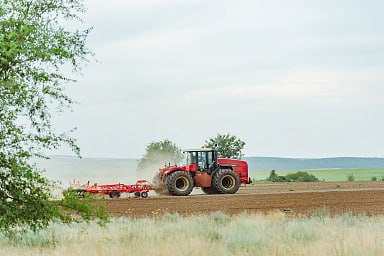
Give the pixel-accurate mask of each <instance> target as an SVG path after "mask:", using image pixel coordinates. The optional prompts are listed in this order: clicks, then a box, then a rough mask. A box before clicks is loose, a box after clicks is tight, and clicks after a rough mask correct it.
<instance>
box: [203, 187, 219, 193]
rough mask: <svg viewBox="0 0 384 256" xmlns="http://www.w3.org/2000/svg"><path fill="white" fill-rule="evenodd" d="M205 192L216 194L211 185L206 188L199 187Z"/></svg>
mask: <svg viewBox="0 0 384 256" xmlns="http://www.w3.org/2000/svg"><path fill="white" fill-rule="evenodd" d="M201 190H203V192H204V193H205V194H208V195H212V194H217V192H216V190H215V189H214V188H213V187H208V188H203V187H202V188H201Z"/></svg>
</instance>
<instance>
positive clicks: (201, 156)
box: [184, 148, 218, 174]
mask: <svg viewBox="0 0 384 256" xmlns="http://www.w3.org/2000/svg"><path fill="white" fill-rule="evenodd" d="M184 153H185V154H186V168H187V171H189V172H207V173H208V174H210V173H211V172H213V171H214V170H215V169H216V168H217V166H218V165H217V151H216V150H215V149H211V148H199V149H187V150H184Z"/></svg>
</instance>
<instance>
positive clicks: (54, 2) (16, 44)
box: [0, 0, 92, 231]
mask: <svg viewBox="0 0 384 256" xmlns="http://www.w3.org/2000/svg"><path fill="white" fill-rule="evenodd" d="M83 12H84V6H83V3H82V0H2V1H0V229H2V230H5V231H9V230H12V229H13V228H15V227H20V226H22V227H29V228H33V229H36V228H39V227H43V226H46V225H47V224H48V223H49V222H50V221H51V220H53V219H61V220H69V219H71V216H69V215H64V214H63V212H62V211H60V208H62V207H65V208H68V209H77V210H80V209H82V211H83V210H85V211H88V213H89V211H91V210H92V209H91V208H89V207H86V206H85V205H84V204H81V203H79V202H77V201H76V200H74V198H72V196H71V195H70V193H65V195H64V196H65V198H64V199H63V200H62V201H51V200H50V199H51V197H52V195H51V191H52V188H53V187H54V186H55V184H54V183H53V182H52V181H50V180H48V179H46V178H44V177H43V176H42V174H41V172H40V171H39V170H38V168H37V167H36V166H35V165H34V164H33V163H32V160H31V158H32V157H33V156H40V157H44V152H47V151H49V150H51V149H56V148H58V147H60V146H61V145H63V144H67V145H69V146H70V147H71V148H72V150H73V151H74V152H75V153H76V154H78V155H79V147H78V146H77V145H76V144H75V142H76V141H75V140H74V139H73V138H72V137H71V136H70V134H71V131H67V132H61V133H60V132H57V131H56V130H55V128H54V126H53V124H52V122H51V119H52V118H51V114H52V113H55V112H61V111H63V110H65V109H66V108H68V107H70V105H71V104H72V103H73V100H72V99H71V98H69V97H68V96H67V95H66V94H65V91H64V89H65V85H66V84H67V83H68V82H73V81H74V80H73V79H71V78H70V77H68V75H66V72H65V71H64V70H65V69H66V68H67V67H72V70H73V73H74V74H75V73H79V72H80V71H81V65H82V64H83V63H84V61H86V60H87V59H86V58H87V56H90V55H91V52H90V51H89V50H88V49H87V47H86V45H85V43H86V38H87V35H88V33H89V31H90V29H84V30H70V29H68V27H69V26H68V24H69V22H71V24H72V25H73V24H74V23H72V22H75V21H80V22H81V19H80V16H79V15H80V14H81V13H83ZM66 22H67V23H66ZM64 23H65V24H64ZM88 213H85V215H84V217H87V216H88Z"/></svg>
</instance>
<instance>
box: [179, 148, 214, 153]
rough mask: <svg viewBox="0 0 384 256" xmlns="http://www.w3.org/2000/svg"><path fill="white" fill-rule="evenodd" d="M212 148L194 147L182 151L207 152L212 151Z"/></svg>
mask: <svg viewBox="0 0 384 256" xmlns="http://www.w3.org/2000/svg"><path fill="white" fill-rule="evenodd" d="M213 150H214V149H213V148H196V149H183V152H208V151H213Z"/></svg>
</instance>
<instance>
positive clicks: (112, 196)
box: [109, 191, 120, 198]
mask: <svg viewBox="0 0 384 256" xmlns="http://www.w3.org/2000/svg"><path fill="white" fill-rule="evenodd" d="M109 197H110V198H119V197H120V193H119V192H117V191H113V192H111V193H110V194H109Z"/></svg>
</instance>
